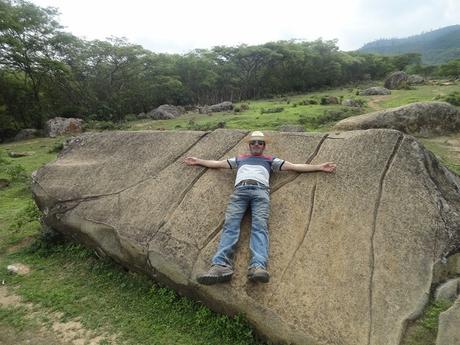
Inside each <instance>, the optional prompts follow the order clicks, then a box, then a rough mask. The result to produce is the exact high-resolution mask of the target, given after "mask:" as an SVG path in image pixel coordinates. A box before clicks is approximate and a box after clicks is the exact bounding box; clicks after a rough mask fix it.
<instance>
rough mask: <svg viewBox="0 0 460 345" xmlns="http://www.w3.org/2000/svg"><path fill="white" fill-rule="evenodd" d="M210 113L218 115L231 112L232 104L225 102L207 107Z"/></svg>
mask: <svg viewBox="0 0 460 345" xmlns="http://www.w3.org/2000/svg"><path fill="white" fill-rule="evenodd" d="M209 110H210V111H211V113H219V112H222V111H232V110H233V103H232V102H229V101H225V102H222V103H218V104H213V105H211V106H210V107H209Z"/></svg>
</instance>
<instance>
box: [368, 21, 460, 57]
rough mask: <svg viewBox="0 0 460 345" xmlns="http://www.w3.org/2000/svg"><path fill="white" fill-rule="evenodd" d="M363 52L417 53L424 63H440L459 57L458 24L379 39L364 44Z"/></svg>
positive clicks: (459, 37)
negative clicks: (418, 33) (412, 34)
mask: <svg viewBox="0 0 460 345" xmlns="http://www.w3.org/2000/svg"><path fill="white" fill-rule="evenodd" d="M359 51H361V52H363V53H374V54H385V55H397V54H407V53H419V54H420V55H421V56H422V63H424V64H433V65H436V64H442V63H447V62H448V61H450V60H452V59H460V25H451V26H446V27H444V28H441V29H438V30H433V31H430V32H425V33H422V34H420V35H415V36H410V37H407V38H390V39H380V40H377V41H373V42H370V43H367V44H365V45H364V46H363V47H362V48H360V49H359Z"/></svg>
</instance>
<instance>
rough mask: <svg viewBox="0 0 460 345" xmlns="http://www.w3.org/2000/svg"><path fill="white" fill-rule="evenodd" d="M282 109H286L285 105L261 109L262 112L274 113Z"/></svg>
mask: <svg viewBox="0 0 460 345" xmlns="http://www.w3.org/2000/svg"><path fill="white" fill-rule="evenodd" d="M282 111H284V108H283V107H276V108H268V109H265V108H261V109H260V113H261V114H274V113H281V112H282Z"/></svg>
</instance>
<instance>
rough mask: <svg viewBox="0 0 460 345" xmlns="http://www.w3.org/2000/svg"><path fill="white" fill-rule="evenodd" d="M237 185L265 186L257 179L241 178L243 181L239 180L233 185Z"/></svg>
mask: <svg viewBox="0 0 460 345" xmlns="http://www.w3.org/2000/svg"><path fill="white" fill-rule="evenodd" d="M239 186H263V187H267V186H266V185H264V184H263V183H260V182H259V181H256V180H243V181H240V182H239V183H238V184H237V185H236V186H235V187H239Z"/></svg>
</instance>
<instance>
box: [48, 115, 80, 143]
mask: <svg viewBox="0 0 460 345" xmlns="http://www.w3.org/2000/svg"><path fill="white" fill-rule="evenodd" d="M82 128H83V120H82V119H77V118H72V117H69V118H66V117H54V118H52V119H49V120H48V121H46V124H45V134H46V136H48V137H51V138H55V137H57V136H59V135H65V134H80V133H81V132H82Z"/></svg>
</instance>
